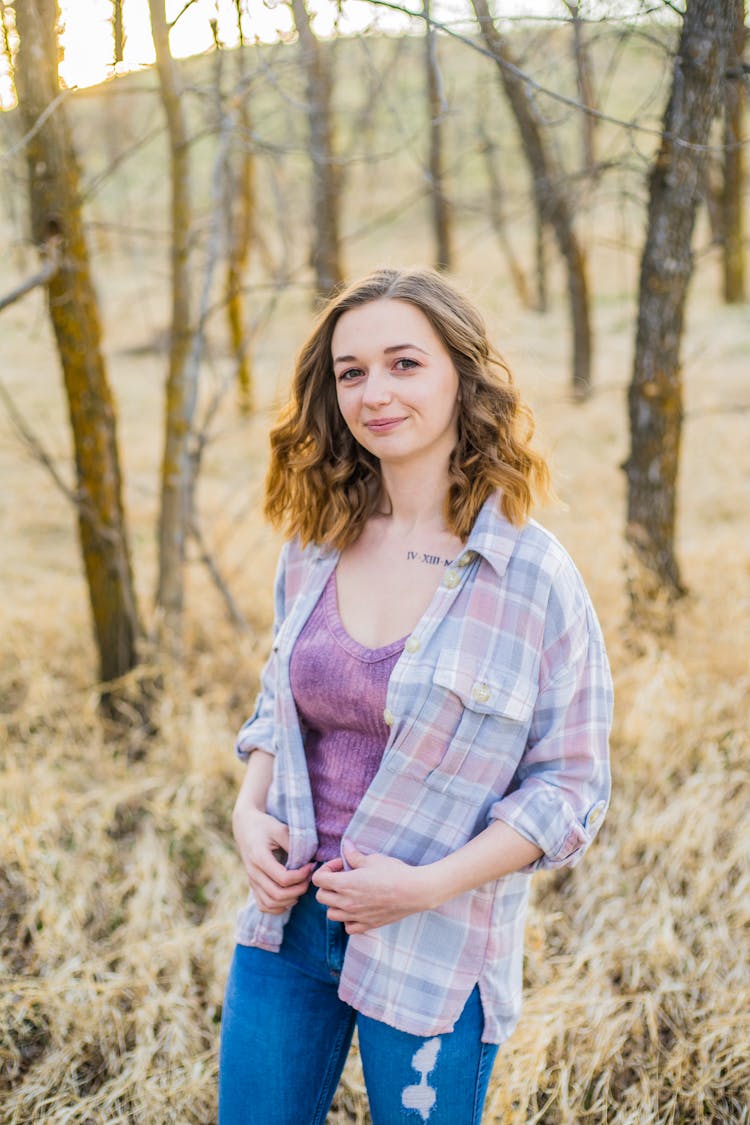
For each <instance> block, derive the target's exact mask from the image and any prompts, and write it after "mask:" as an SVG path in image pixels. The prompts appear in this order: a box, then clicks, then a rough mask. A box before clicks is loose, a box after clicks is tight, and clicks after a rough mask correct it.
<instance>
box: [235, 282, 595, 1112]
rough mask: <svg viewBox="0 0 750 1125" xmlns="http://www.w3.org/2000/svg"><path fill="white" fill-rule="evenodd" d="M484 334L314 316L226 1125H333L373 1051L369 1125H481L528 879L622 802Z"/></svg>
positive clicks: (277, 442)
mask: <svg viewBox="0 0 750 1125" xmlns="http://www.w3.org/2000/svg"><path fill="white" fill-rule="evenodd" d="M532 429H533V426H532V422H531V416H530V413H529V411H528V409H527V408H526V407H525V406H524V405H523V404H522V402H521V401H520V398H519V395H518V392H517V390H516V389H515V386H514V385H513V382H512V379H511V376H510V373H509V372H508V370H507V369H506V368H505V366H504V365H503V363H502V362H501V361H500V359H499V357H498V356H497V354H496V353H495V351H494V350H493V348H492V346H491V345H490V343H489V341H488V339H487V335H486V332H485V328H484V324H483V322H482V319H481V317H480V315H479V314H478V312H477V311H476V310H475V309H474V308H473V306H472V305H471V304H470V303H469V302H468V301H467V300H466V299H465V298H464V297H463V296H461V295H460V294H459V293H457V292H456V291H455V290H454V289H453V288H452V287H451V286H449V285H448V283H447V282H446V281H445V280H444V279H443V278H442V277H440V276H439V275H437V274H435V273H432V272H431V271H426V270H419V271H399V270H387V269H386V270H379V271H377V272H376V273H374V274H372V275H370V276H369V277H366V278H365V279H364V280H363V281H361V282H359V283H357V284H355V285H353V286H351V287H350V288H349V289H348V290H347V291H346V292H344V293H343V294H342V295H341V296H339V297H336V298H334V300H333V301H332V302H331V303H330V304H329V305H328V307H327V308H326V309H325V310H324V312H323V314H322V316H321V317H320V319H319V321H318V323H317V325H316V326H315V328H314V330H313V332H312V335H311V336H310V338H309V340H308V341H307V343H306V345H305V346H304V348H303V349H302V352H301V354H300V357H299V359H298V363H297V369H296V375H295V380H294V390H293V395H292V400H291V403H290V405H289V407H288V409H287V410H286V412H285V414H284V416H283V417H282V419H281V421H280V422H279V424H278V425H277V427H276V428H275V429H274V431H273V432H272V435H271V450H272V452H271V465H270V470H269V474H268V481H267V495H266V512H267V515H268V516H269V517H270V519H271V520H273V521H274V522H275V523H276V524H281V525H283V526H284V527H285V528H286V530H287V532H288V535H289V539H288V541H287V543H286V545H285V547H284V549H283V550H282V553H281V559H280V562H279V568H278V572H277V577H276V587H275V597H276V620H275V626H274V640H273V650H272V653H271V656H270V659H269V661H268V663H267V664H266V667H265V669H264V672H263V675H262V681H261V692H260V695H259V698H258V701H257V705H256V709H255V712H254V714H253V715H252V717H251V718H250V719H248V721H247V722H246V723H245V725H244V726H243V728H242V730H241V731H240V734H239V738H238V743H237V751H238V753H239V755H240V757H241V758H243V759H246V760H247V773H246V775H245V779H244V782H243V785H242V788H241V790H240V794H239V797H238V799H237V803H236V806H235V810H234V832H235V837H236V840H237V845H238V848H239V852H240V855H241V857H242V861H243V864H244V866H245V869H246V871H247V877H248V881H249V884H250V899H249V902H248V905H247V907H246V908H245V909H244V910H243V911H242V913H241V914H240V917H239V924H238V934H237V940H238V944H237V947H236V949H235V955H234V960H233V963H232V968H231V971H230V976H229V981H228V984H227V992H226V998H225V1006H224V1013H223V1026H222V1042H221V1059H220V1090H219V1120H220V1123H221V1125H240V1123H241V1125H249V1123H253V1125H255V1123H257V1125H315V1123H318V1122H324V1121H325V1118H326V1114H327V1112H328V1109H329V1106H330V1103H331V1100H332V1098H333V1095H334V1093H335V1090H336V1086H337V1083H338V1080H339V1077H340V1074H341V1071H342V1068H343V1066H344V1063H345V1060H346V1056H347V1052H348V1049H349V1044H350V1041H351V1038H352V1034H353V1031H354V1029H355V1027H356V1029H357V1033H358V1040H359V1049H360V1054H361V1058H362V1065H363V1069H364V1076H365V1082H366V1085H367V1093H368V1098H369V1101H370V1109H371V1114H372V1120H373V1122H374V1125H396V1123H397V1122H412V1123H418V1122H420V1121H425V1122H429V1123H430V1125H469V1123H476V1122H479V1121H480V1120H481V1114H482V1105H483V1102H484V1099H485V1094H486V1091H487V1085H488V1082H489V1077H490V1071H491V1069H492V1064H493V1061H494V1058H495V1054H496V1052H497V1049H498V1044H500V1043H502V1042H503V1041H504V1040H505V1039H506V1038H507V1037H508V1035H509V1034H510V1033H511V1031H512V1029H513V1027H514V1025H515V1023H516V1022H517V1020H518V1015H519V1009H520V1001H521V970H522V958H523V931H524V920H525V914H526V904H527V900H528V893H529V882H530V875H531V873H532V872H533V871H534V870H536V869H538V868H551V867H558V866H562V865H564V864H573V863H575V862H576V861H577V860H578V859H579V858H580V857H581V855H582V854H583V852H584V851H585V850H586V848H587V847H588V845H589V844H590V843H591V840H592V838H593V836H594V834H595V832H596V830H597V829H598V827H599V825H600V824H601V821H602V816H603V814H604V812H605V810H606V807H607V803H608V800H609V768H608V735H609V727H610V721H611V707H612V692H611V680H610V675H609V669H608V664H607V658H606V655H605V651H604V646H603V642H602V636H601V632H600V629H599V625H598V623H597V621H596V618H595V616H594V612H593V609H592V607H591V604H590V601H589V598H588V596H587V594H586V590H585V589H584V586H583V582H582V580H581V578H580V576H579V574H578V572H577V570H576V569H575V567H574V565H573V563H572V562H571V560H570V558H569V557H568V555H567V554H566V553H565V551H564V550H563V548H562V547H561V546H560V544H559V543H558V542H557V541H556V540H555V539H554V538H553V537H552V536H551V535H549V534H548V533H547V532H545V531H544V530H543V529H542V528H541V527H539V525H538V524H536V523H534V522H532V521H530V520H529V518H528V513H529V509H530V506H531V503H532V499H533V497H534V494H535V493H537V494H538V493H544V492H545V491H546V489H547V486H548V470H547V466H546V464H545V462H544V461H543V459H542V458H541V457H540V456H539V454H538V453H536V452H534V450H533V449H532V448H531V446H530V438H531V432H532Z"/></svg>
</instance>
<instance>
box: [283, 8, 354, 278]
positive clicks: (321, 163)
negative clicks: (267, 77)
mask: <svg viewBox="0 0 750 1125" xmlns="http://www.w3.org/2000/svg"><path fill="white" fill-rule="evenodd" d="M291 7H292V13H293V15H294V23H295V26H296V28H297V34H298V35H299V42H300V47H301V51H302V64H303V66H304V69H305V77H306V82H307V121H308V132H309V144H310V158H311V160H312V216H311V227H312V232H313V242H312V248H311V265H312V267H313V270H314V271H315V288H316V291H317V294H318V296H319V297H322V298H325V297H328V296H329V295H330V294H331V293H332V292H334V290H335V289H337V288H338V287H339V286H340V285H341V283H342V281H343V279H344V270H343V267H342V265H341V238H340V234H339V211H340V175H339V168H338V164H337V162H336V157H335V154H334V149H333V110H332V105H331V101H332V97H331V96H332V92H333V81H332V74H331V66H330V52H327V51H326V50H325V48H324V46H323V45H322V44H321V43H320V42H319V41H318V39H317V37H316V35H315V32H314V31H313V29H312V24H311V22H310V13H309V12H308V10H307V5H306V3H305V0H291Z"/></svg>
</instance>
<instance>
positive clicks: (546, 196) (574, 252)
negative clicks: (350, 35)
mask: <svg viewBox="0 0 750 1125" xmlns="http://www.w3.org/2000/svg"><path fill="white" fill-rule="evenodd" d="M472 3H473V5H474V11H475V12H476V16H477V19H478V21H479V27H480V30H481V32H482V36H483V38H484V41H485V43H486V45H487V47H488V48H489V50H490V52H491V53H492V56H493V58H494V59H495V61H496V63H497V67H498V70H499V74H500V79H501V81H502V84H503V88H504V90H505V94H506V97H507V99H508V102H509V104H510V107H511V110H512V112H513V116H514V118H515V121H516V125H517V126H518V132H519V135H520V138H521V144H522V146H523V151H524V154H525V156H526V159H527V161H528V164H529V168H530V169H531V175H532V179H533V185H534V198H535V202H536V207H537V211H538V213H539V216H540V219H541V221H542V222H543V223H545V224H549V226H551V227H552V230H553V231H554V233H555V238H556V239H557V244H558V247H559V249H560V253H561V254H562V257H563V260H564V262H565V267H566V270H567V278H568V298H569V302H570V313H571V322H572V326H573V393H574V395H575V397H576V398H577V399H585V398H587V397H588V395H589V394H590V393H591V319H590V313H589V289H588V279H587V270H586V257H585V254H584V251H583V247H582V246H581V244H580V242H579V240H578V238H577V236H576V233H575V228H574V209H573V205H572V203H571V200H570V198H569V196H568V194H567V192H566V189H565V177H564V175H563V172H562V170H561V169H560V168H559V167H558V166H557V164H556V162H555V161H554V159H553V157H552V154H551V152H550V150H549V146H548V145H546V144H545V141H544V135H543V131H542V123H541V121H540V120H539V116H538V114H537V112H536V109H535V107H534V105H533V102H532V101H531V98H530V96H529V91H528V88H527V86H526V83H525V82H524V78H523V76H522V74H521V72H520V70H519V68H518V66H517V64H516V62H515V60H514V58H513V57H512V54H511V51H510V48H509V47H508V45H507V43H506V42H505V38H504V36H502V35H501V34H500V32H499V31H498V29H497V27H496V26H495V23H494V21H493V19H492V16H491V15H490V10H489V7H488V5H487V0H472Z"/></svg>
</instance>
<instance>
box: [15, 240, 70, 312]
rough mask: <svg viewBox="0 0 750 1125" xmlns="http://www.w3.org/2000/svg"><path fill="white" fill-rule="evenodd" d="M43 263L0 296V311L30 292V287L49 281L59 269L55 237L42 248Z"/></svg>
mask: <svg viewBox="0 0 750 1125" xmlns="http://www.w3.org/2000/svg"><path fill="white" fill-rule="evenodd" d="M42 258H43V265H42V268H41V269H40V270H38V271H37V272H36V273H35V274H32V276H31V277H27V278H26V280H25V281H22V282H21V284H20V285H17V286H16V288H15V289H11V291H10V293H6V294H5V296H4V297H0V312H2V310H3V309H7V307H8V305H13V304H15V302H16V301H20V300H21V298H22V297H25V296H26V294H27V293H30V292H31V291H32V289H36V288H38V286H40V285H46V284H47V282H48V281H51V280H52V278H53V277H54V276H55V274H56V273H57V271H58V270H59V269H60V247H59V242H58V240H57V239H53V240H50V241H49V242H47V243H46V244H45V245H44V247H43V248H42Z"/></svg>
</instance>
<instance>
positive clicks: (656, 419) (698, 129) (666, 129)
mask: <svg viewBox="0 0 750 1125" xmlns="http://www.w3.org/2000/svg"><path fill="white" fill-rule="evenodd" d="M733 4H734V0H718V2H717V0H688V4H687V8H686V12H685V17H684V21H683V27H682V34H681V37H680V43H679V47H678V49H677V55H676V56H675V61H674V74H673V79H672V90H671V94H670V97H669V102H668V104H667V108H666V111H665V114H664V123H663V133H662V140H661V145H660V148H659V152H658V155H657V157H656V160H655V162H654V165H653V167H652V170H651V177H650V199H649V210H648V230H647V234H646V242H645V246H644V250H643V257H642V260H641V276H640V292H639V306H638V327H637V335H636V343H635V359H634V363H633V374H632V381H631V384H630V390H629V408H630V440H631V445H630V454H629V457H628V460H627V462H626V464H625V471H626V473H627V480H628V523H627V530H626V539H627V542H628V544H629V546H630V548H631V549H632V550H631V554H630V558H629V562H630V582H629V586H630V596H631V605H632V609H633V613H634V616H635V617H636V618H637V619H639V620H641V621H642V622H644V623H648V622H649V619H650V618H652V617H653V614H652V612H651V609H650V605H649V603H650V602H651V601H652V600H653V599H654V598H655V597H657V596H658V595H662V596H666V599H667V602H669V601H672V600H674V598H675V597H678V596H679V595H681V594H682V593H684V587H683V584H682V579H681V577H680V571H679V567H678V564H677V559H676V557H675V551H674V532H675V519H676V489H677V472H678V463H679V453H680V438H681V431H682V414H683V409H682V373H681V369H680V342H681V339H682V329H683V315H684V309H685V298H686V295H687V289H688V283H689V281H690V276H691V273H692V264H693V263H692V254H691V249H690V245H691V241H692V235H693V227H694V224H695V213H696V207H697V203H698V199H699V196H700V192H701V184H702V177H703V165H704V162H705V160H706V154H705V152H704V151H703V149H702V147H701V146H705V145H706V144H707V142H708V139H709V134H710V129H711V123H712V121H713V119H714V117H715V116H716V113H717V111H718V109H719V105H720V101H721V92H722V82H723V75H724V70H725V67H726V59H727V48H728V42H729V33H730V28H731V22H732V8H733Z"/></svg>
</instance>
